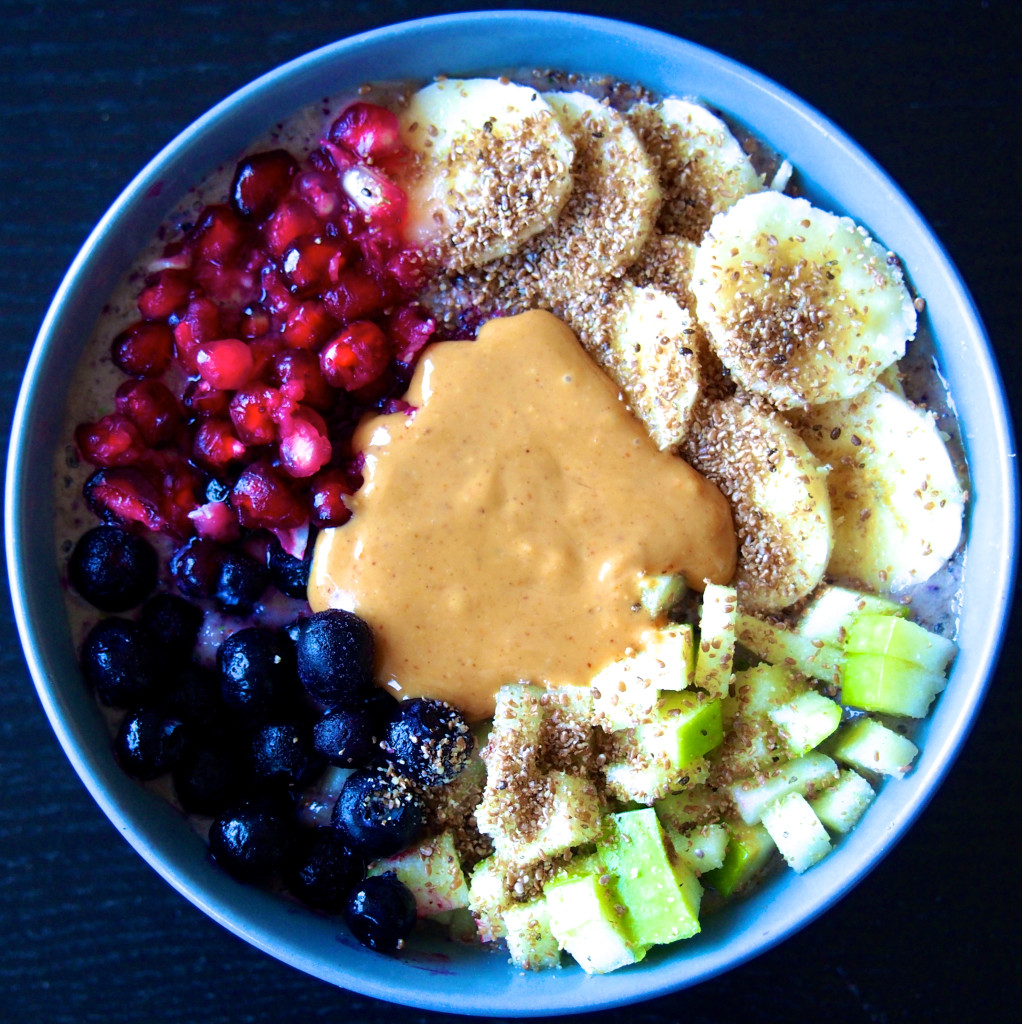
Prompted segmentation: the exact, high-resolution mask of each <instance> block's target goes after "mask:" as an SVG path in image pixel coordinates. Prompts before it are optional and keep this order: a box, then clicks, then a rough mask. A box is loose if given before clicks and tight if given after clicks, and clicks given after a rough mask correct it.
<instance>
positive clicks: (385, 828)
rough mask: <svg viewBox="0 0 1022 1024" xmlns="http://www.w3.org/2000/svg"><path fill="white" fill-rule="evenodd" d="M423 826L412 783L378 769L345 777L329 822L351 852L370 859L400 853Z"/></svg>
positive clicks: (363, 770)
mask: <svg viewBox="0 0 1022 1024" xmlns="http://www.w3.org/2000/svg"><path fill="white" fill-rule="evenodd" d="M422 823H423V804H422V798H421V797H420V796H419V794H418V792H417V791H416V789H415V787H414V786H413V784H412V783H411V782H410V781H409V780H408V779H407V778H404V777H403V776H401V775H395V774H392V773H391V772H387V771H383V770H380V769H377V768H360V769H359V770H358V771H356V772H355V773H354V774H352V775H350V776H349V777H348V780H347V781H346V782H345V783H344V788H343V789H342V790H341V795H340V796H339V797H338V798H337V803H336V805H335V806H334V813H333V819H332V824H333V826H334V828H335V829H337V830H338V831H339V832H340V833H341V835H342V836H344V837H345V839H346V840H347V841H348V842H349V843H350V844H351V846H352V847H353V848H354V849H356V850H359V851H361V852H363V853H365V854H366V856H367V857H373V858H375V857H387V856H389V855H390V854H392V853H397V852H398V850H403V849H404V848H405V847H406V846H408V845H409V843H411V842H413V841H414V840H415V838H416V837H417V836H418V835H419V832H420V830H421V829H422Z"/></svg>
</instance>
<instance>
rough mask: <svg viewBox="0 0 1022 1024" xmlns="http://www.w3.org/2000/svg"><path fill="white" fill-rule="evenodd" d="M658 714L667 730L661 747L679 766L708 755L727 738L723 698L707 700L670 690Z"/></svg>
mask: <svg viewBox="0 0 1022 1024" xmlns="http://www.w3.org/2000/svg"><path fill="white" fill-rule="evenodd" d="M658 717H659V720H660V723H661V724H662V725H663V727H664V730H665V733H664V738H663V740H662V741H661V742H662V747H661V748H662V749H663V750H664V751H665V752H666V753H667V756H668V759H669V760H670V761H671V763H672V764H674V765H676V766H677V767H678V768H679V769H683V768H684V767H685V766H686V765H689V764H691V763H692V762H693V761H695V760H696V758H699V757H702V756H703V755H704V754H708V753H709V752H710V751H711V750H713V749H714V748H716V747H718V746H720V744H721V743H722V742H723V740H724V717H723V713H722V709H721V702H720V700H719V699H714V700H704V699H702V696H701V695H700V694H696V693H669V694H666V695H664V697H663V698H662V699H661V701H660V707H659V715H658ZM658 746H661V745H658Z"/></svg>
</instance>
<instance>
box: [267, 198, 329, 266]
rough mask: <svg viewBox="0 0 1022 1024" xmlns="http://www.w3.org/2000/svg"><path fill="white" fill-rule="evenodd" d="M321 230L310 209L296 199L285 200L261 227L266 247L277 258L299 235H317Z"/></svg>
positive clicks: (321, 227) (317, 219)
mask: <svg viewBox="0 0 1022 1024" xmlns="http://www.w3.org/2000/svg"><path fill="white" fill-rule="evenodd" d="M322 230H323V225H322V224H321V223H320V222H319V218H317V216H316V215H315V214H314V213H313V212H312V210H311V208H310V207H309V206H308V205H307V204H306V203H304V202H302V200H301V199H298V198H296V197H293V198H290V199H285V200H284V201H283V202H282V203H281V204H280V206H278V207H277V209H276V210H275V211H274V213H273V215H272V216H271V217H270V219H269V220H268V221H267V222H266V224H265V225H264V226H263V237H264V238H265V240H266V247H267V248H268V249H269V250H270V252H271V253H272V254H273V255H274V256H277V257H280V256H283V255H284V253H285V252H286V251H287V247H288V246H289V245H290V244H291V243H292V242H293V241H294V240H295V239H296V238H298V237H299V236H301V235H317V234H320V233H321V232H322Z"/></svg>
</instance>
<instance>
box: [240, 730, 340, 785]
mask: <svg viewBox="0 0 1022 1024" xmlns="http://www.w3.org/2000/svg"><path fill="white" fill-rule="evenodd" d="M249 758H250V762H249V763H250V765H251V770H252V777H253V779H254V780H255V783H256V785H257V787H258V788H260V789H265V790H271V791H272V790H279V789H284V790H287V789H293V788H294V787H295V786H298V785H300V784H301V783H303V782H307V781H309V780H310V779H311V778H312V777H313V776H314V775H315V774H316V772H317V769H318V770H322V767H323V766H322V763H321V762H320V761H319V759H318V758H317V757H316V756H315V752H314V750H313V746H312V735H311V733H310V730H309V729H308V727H307V726H305V725H302V724H301V723H299V722H296V721H286V722H277V721H274V722H268V723H266V724H264V725H261V726H259V727H258V728H257V729H256V730H255V732H254V733H253V734H252V739H251V741H250V743H249Z"/></svg>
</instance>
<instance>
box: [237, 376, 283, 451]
mask: <svg viewBox="0 0 1022 1024" xmlns="http://www.w3.org/2000/svg"><path fill="white" fill-rule="evenodd" d="M280 405H281V394H280V392H279V391H278V390H277V389H276V388H271V387H267V386H266V385H264V384H250V385H249V386H248V387H245V388H242V389H241V390H240V391H238V392H237V393H236V394H235V395H234V397H233V398H232V399H231V403H230V414H231V422H232V423H233V424H234V429H235V431H236V432H237V434H238V437H239V438H241V440H242V441H243V442H244V443H245V444H248V445H260V444H272V443H273V442H274V441H276V440H277V423H276V419H275V415H276V414H277V413H278V412H279V410H280Z"/></svg>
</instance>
